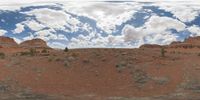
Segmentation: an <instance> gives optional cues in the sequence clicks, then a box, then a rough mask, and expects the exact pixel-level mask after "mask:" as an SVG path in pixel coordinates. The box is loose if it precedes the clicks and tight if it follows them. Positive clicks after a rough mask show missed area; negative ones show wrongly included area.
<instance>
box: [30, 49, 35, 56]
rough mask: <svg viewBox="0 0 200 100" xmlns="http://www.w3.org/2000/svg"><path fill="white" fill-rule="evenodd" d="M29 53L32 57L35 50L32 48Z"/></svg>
mask: <svg viewBox="0 0 200 100" xmlns="http://www.w3.org/2000/svg"><path fill="white" fill-rule="evenodd" d="M29 52H30V55H31V56H34V55H35V54H36V52H37V51H36V49H33V48H31V49H30V50H29Z"/></svg>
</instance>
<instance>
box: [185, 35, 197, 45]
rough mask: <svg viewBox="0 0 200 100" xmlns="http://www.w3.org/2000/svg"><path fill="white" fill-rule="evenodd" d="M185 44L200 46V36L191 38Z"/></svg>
mask: <svg viewBox="0 0 200 100" xmlns="http://www.w3.org/2000/svg"><path fill="white" fill-rule="evenodd" d="M184 42H185V43H191V44H196V45H200V36H197V37H189V38H188V39H186V40H185V41H184Z"/></svg>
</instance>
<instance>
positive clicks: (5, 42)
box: [0, 36, 18, 47]
mask: <svg viewBox="0 0 200 100" xmlns="http://www.w3.org/2000/svg"><path fill="white" fill-rule="evenodd" d="M17 46H18V44H17V43H16V42H15V40H14V39H12V38H9V37H4V36H0V47H17Z"/></svg>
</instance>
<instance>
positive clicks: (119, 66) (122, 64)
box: [115, 62, 126, 73]
mask: <svg viewBox="0 0 200 100" xmlns="http://www.w3.org/2000/svg"><path fill="white" fill-rule="evenodd" d="M115 67H116V68H117V70H118V72H119V73H121V71H122V69H124V68H125V67H126V62H120V63H119V64H117V65H115Z"/></svg>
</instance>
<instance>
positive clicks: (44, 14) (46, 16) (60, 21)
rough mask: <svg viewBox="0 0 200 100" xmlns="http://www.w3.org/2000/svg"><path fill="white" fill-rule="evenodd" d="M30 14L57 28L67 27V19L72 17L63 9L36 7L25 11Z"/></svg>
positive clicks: (48, 25) (46, 24)
mask: <svg viewBox="0 0 200 100" xmlns="http://www.w3.org/2000/svg"><path fill="white" fill-rule="evenodd" d="M25 14H28V15H34V16H35V17H36V19H37V20H38V21H39V22H41V23H42V24H44V25H45V26H47V27H50V28H55V29H62V30H63V29H65V27H64V25H66V24H67V19H68V18H69V17H70V16H69V15H67V14H66V13H64V12H62V11H56V10H51V9H48V8H43V9H34V10H32V11H29V12H25Z"/></svg>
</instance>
